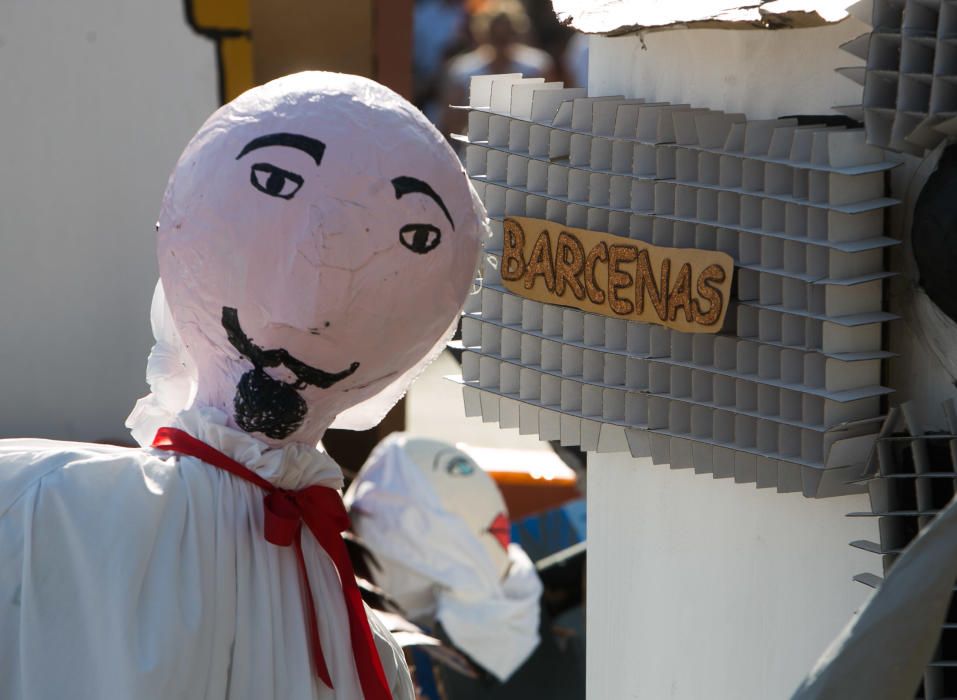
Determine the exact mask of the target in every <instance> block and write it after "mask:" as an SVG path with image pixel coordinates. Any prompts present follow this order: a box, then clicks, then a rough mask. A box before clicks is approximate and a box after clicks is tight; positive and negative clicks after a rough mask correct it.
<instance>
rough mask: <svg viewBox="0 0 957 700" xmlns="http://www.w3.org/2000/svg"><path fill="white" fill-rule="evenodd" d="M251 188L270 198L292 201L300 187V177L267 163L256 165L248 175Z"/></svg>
mask: <svg viewBox="0 0 957 700" xmlns="http://www.w3.org/2000/svg"><path fill="white" fill-rule="evenodd" d="M249 181H250V183H252V186H253V187H255V188H256V189H257V190H259V191H260V192H264V193H266V194H268V195H269V196H270V197H279V198H280V199H292V196H293V195H294V194H296V192H298V191H299V188H300V187H302V177H300V176H299V175H296V173H291V172H289V171H288V170H283V169H282V168H277V167H276V166H275V165H271V164H269V163H256V164H255V165H254V166H253V167H252V170H251V171H250V173H249Z"/></svg>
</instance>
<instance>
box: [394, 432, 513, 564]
mask: <svg viewBox="0 0 957 700" xmlns="http://www.w3.org/2000/svg"><path fill="white" fill-rule="evenodd" d="M402 449H403V450H404V451H405V454H406V455H407V456H408V457H409V459H410V460H411V462H412V463H413V464H414V465H415V466H416V467H417V468H418V469H419V471H420V472H422V474H424V475H425V477H426V478H427V479H428V480H429V482H430V483H431V484H432V488H433V489H434V491H435V494H436V496H438V501H439V504H440V505H441V507H442V508H444V509H445V510H446V511H447V512H449V513H451V514H452V515H455V516H457V517H459V518H461V519H462V521H463V522H465V524H466V525H467V526H468V529H469V530H470V531H471V533H472V534H473V535H475V537H477V538H478V540H479V541H480V542H481V543H482V546H483V547H484V548H485V551H486V552H487V553H488V555H489V560H490V561H491V562H492V564H493V566H494V567H495V570H496V571H497V572H498V574H499V576H502V577H504V576H505V575H506V573H507V572H508V566H509V559H508V545H509V542H510V541H511V524H510V523H509V519H508V509H507V508H506V506H505V499H504V498H502V493H501V491H499V489H498V486H496V485H495V482H494V481H493V480H492V477H490V476H489V475H488V474H486V473H485V471H483V470H482V468H481V467H479V466H478V464H476V463H475V460H473V459H472V458H471V457H469V456H468V455H467V454H466V453H465V452H463V451H462V450H460V449H458V448H457V447H454V446H452V445H450V444H448V443H446V442H441V441H439V440H432V439H429V438H422V437H406V438H405V439H404V440H403V441H402Z"/></svg>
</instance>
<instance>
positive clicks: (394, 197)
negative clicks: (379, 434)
mask: <svg viewBox="0 0 957 700" xmlns="http://www.w3.org/2000/svg"><path fill="white" fill-rule="evenodd" d="M485 231H486V224H485V216H484V210H483V209H482V208H481V205H480V204H477V199H476V197H475V195H474V192H473V190H472V188H471V186H470V185H469V182H468V179H467V177H466V176H465V173H464V172H463V170H462V167H461V164H460V163H459V161H458V159H457V158H456V156H455V154H454V153H453V152H452V150H451V149H450V148H449V146H448V145H447V143H446V142H445V140H444V138H443V137H442V135H441V134H440V133H439V132H438V131H437V130H436V129H435V128H434V127H433V126H432V125H431V124H430V123H429V122H428V121H427V120H426V118H425V117H424V116H423V115H422V114H421V113H420V112H419V111H418V110H417V109H415V108H414V107H413V106H412V105H410V104H409V103H408V102H406V101H405V100H404V99H402V98H401V97H400V96H399V95H397V94H395V93H394V92H392V91H390V90H388V89H387V88H385V87H383V86H381V85H379V84H377V83H375V82H372V81H370V80H367V79H364V78H359V77H356V76H349V75H343V74H336V73H320V72H308V73H299V74H296V75H291V76H287V77H284V78H280V79H279V80H275V81H272V82H270V83H267V84H266V85H263V86H261V87H258V88H254V89H253V90H250V91H249V92H246V93H244V94H243V95H241V96H240V97H238V98H237V99H236V100H234V101H233V102H231V103H230V104H228V105H226V106H224V107H223V108H221V109H220V110H219V111H217V112H216V113H215V114H214V115H213V116H212V117H210V119H209V120H208V121H207V122H206V124H204V125H203V127H202V128H201V129H200V130H199V132H198V133H197V134H196V136H195V137H194V138H193V139H192V141H191V142H190V143H189V145H188V146H187V147H186V150H185V151H184V153H183V155H182V156H181V157H180V160H179V162H178V164H177V166H176V169H175V171H174V172H173V175H172V176H171V178H170V181H169V185H168V187H167V191H166V196H165V197H164V200H163V208H162V211H161V214H160V221H159V232H158V249H159V262H160V276H161V278H162V281H163V286H164V288H165V291H166V297H167V301H168V304H169V308H170V312H171V314H172V317H173V320H174V322H175V325H176V327H177V329H178V330H179V333H180V335H181V337H182V340H183V343H184V345H185V346H186V349H187V352H188V354H189V356H190V358H191V359H192V361H193V363H194V364H195V367H196V373H197V391H196V398H195V403H196V404H199V405H210V406H214V407H216V408H219V409H221V410H223V411H225V412H226V413H227V414H228V415H230V416H232V422H233V423H234V424H235V426H236V427H239V428H241V429H243V430H246V431H247V432H250V433H253V434H256V435H257V437H260V438H262V439H264V440H266V441H267V442H270V443H271V444H281V443H284V442H288V441H296V442H306V443H309V442H315V441H317V440H318V439H319V438H320V437H321V436H322V433H323V432H324V431H325V429H326V428H327V427H328V426H329V424H330V423H331V422H332V420H333V419H334V418H335V416H336V415H337V414H339V413H340V412H342V411H344V410H346V409H348V408H349V407H351V406H354V405H356V404H357V403H359V402H361V401H363V400H365V399H368V398H369V397H371V396H373V395H375V394H377V393H379V392H380V391H382V390H383V389H385V388H386V387H388V386H389V385H390V384H394V383H395V382H396V381H397V380H399V379H400V378H403V377H404V376H405V375H407V374H408V372H409V370H410V369H411V368H413V367H415V366H416V364H417V363H419V362H420V361H421V360H422V358H423V357H425V356H426V355H427V354H428V353H429V352H430V350H431V349H432V348H433V347H434V346H435V345H436V343H437V342H439V341H440V340H441V339H442V337H443V335H444V334H445V333H446V331H447V330H448V329H449V327H450V325H451V324H453V323H454V322H455V320H456V318H457V315H458V313H459V310H460V308H461V306H462V304H463V302H464V300H465V296H466V294H467V293H468V290H469V288H470V285H471V283H472V280H473V274H474V271H475V265H476V260H477V256H478V252H479V249H480V243H481V238H482V236H483V235H484V233H485ZM409 379H411V377H410V378H409ZM402 389H404V387H402ZM399 393H401V392H399Z"/></svg>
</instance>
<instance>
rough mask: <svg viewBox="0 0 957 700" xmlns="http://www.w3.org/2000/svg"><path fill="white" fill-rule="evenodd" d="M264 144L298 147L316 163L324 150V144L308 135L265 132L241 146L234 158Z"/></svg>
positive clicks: (320, 160) (238, 157) (319, 161)
mask: <svg viewBox="0 0 957 700" xmlns="http://www.w3.org/2000/svg"><path fill="white" fill-rule="evenodd" d="M266 146H288V147H289V148H298V149H299V150H300V151H302V152H303V153H308V154H309V155H310V156H312V159H313V160H314V161H316V165H319V163H321V162H322V154H323V153H325V152H326V144H324V143H323V142H322V141H319V140H317V139H314V138H311V137H309V136H303V135H302V134H287V133H278V134H266V135H265V136H257V137H256V138H254V139H253V140H252V141H250V142H249V143H247V144H246V145H245V146H243V150H242V151H240V152H239V155H238V156H236V160H239V159H240V158H242V157H243V156H244V155H246V154H247V153H249V152H250V151H255V150H256V149H257V148H265V147H266Z"/></svg>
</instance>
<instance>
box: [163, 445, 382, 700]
mask: <svg viewBox="0 0 957 700" xmlns="http://www.w3.org/2000/svg"><path fill="white" fill-rule="evenodd" d="M153 447H155V448H157V449H160V450H169V451H170V452H178V453H179V454H184V455H189V456H190V457H196V458H197V459H200V460H202V461H204V462H206V463H207V464H210V465H212V466H214V467H218V468H219V469H222V470H224V471H227V472H229V473H230V474H232V475H233V476H237V477H239V478H240V479H243V480H245V481H248V482H250V483H253V484H255V485H256V486H258V487H259V488H261V489H262V490H263V491H265V492H266V495H265V498H264V499H263V501H264V505H265V523H264V534H265V537H266V541H267V542H270V543H271V544H274V545H277V546H279V547H289V546H292V547H294V548H295V550H296V559H297V561H298V562H299V572H300V574H301V576H302V579H303V581H304V583H305V586H306V595H305V596H304V597H305V599H306V607H307V608H308V610H307V618H308V619H307V626H308V628H309V637H310V642H311V644H312V650H313V658H314V661H315V665H316V675H318V676H319V678H320V679H322V682H323V683H325V684H326V685H327V686H328V687H329V688H330V689H331V688H332V687H333V686H332V678H331V677H330V675H329V669H328V668H327V666H326V659H325V657H324V656H323V654H322V645H321V644H320V641H319V626H318V622H317V617H316V608H315V604H314V603H313V599H312V589H311V587H310V586H309V575H308V573H307V572H306V560H305V559H304V558H303V555H302V539H301V537H299V533H300V531H301V529H302V523H305V524H306V527H308V528H309V531H310V532H311V533H312V534H313V536H314V537H315V538H316V541H318V542H319V546H320V547H322V548H323V549H324V550H325V551H326V554H328V555H329V558H330V559H332V562H333V564H335V567H336V569H337V570H338V572H339V580H340V581H341V583H342V595H343V597H344V598H345V603H346V610H347V611H348V613H349V635H350V637H351V638H352V653H353V656H354V657H355V662H356V669H357V670H358V672H359V682H360V684H361V685H362V694H363V696H364V697H365V700H392V693H391V692H390V691H389V684H388V682H387V681H386V678H385V671H383V670H382V662H381V661H380V659H379V652H378V650H377V649H376V645H375V640H374V639H373V637H372V630H371V629H370V628H369V619H368V618H367V617H366V611H365V607H364V606H363V604H362V595H361V593H360V592H359V586H358V585H357V584H356V578H355V573H354V572H353V570H352V562H351V561H350V560H349V553H348V552H347V551H346V545H345V542H343V540H342V536H341V533H342V532H343V530H346V529H348V527H349V515H348V513H346V508H345V505H343V503H342V498H340V496H339V493H338V492H337V491H336V490H335V489H331V488H328V487H326V486H309V487H307V488H304V489H302V490H300V491H285V490H283V489H279V488H276V487H275V486H274V485H272V484H271V483H269V482H268V481H266V480H265V479H263V478H262V477H261V476H259V475H258V474H256V472H254V471H252V470H251V469H249V468H247V467H245V466H243V465H242V464H240V463H239V462H237V461H236V460H234V459H231V458H230V457H227V456H226V455H224V454H223V453H222V452H220V451H219V450H217V449H215V448H213V447H210V446H209V445H207V444H206V443H205V442H202V441H201V440H197V439H196V438H194V437H193V436H192V435H190V434H189V433H186V432H183V431H182V430H179V429H177V428H160V429H159V430H158V431H156V437H155V438H154V439H153Z"/></svg>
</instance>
